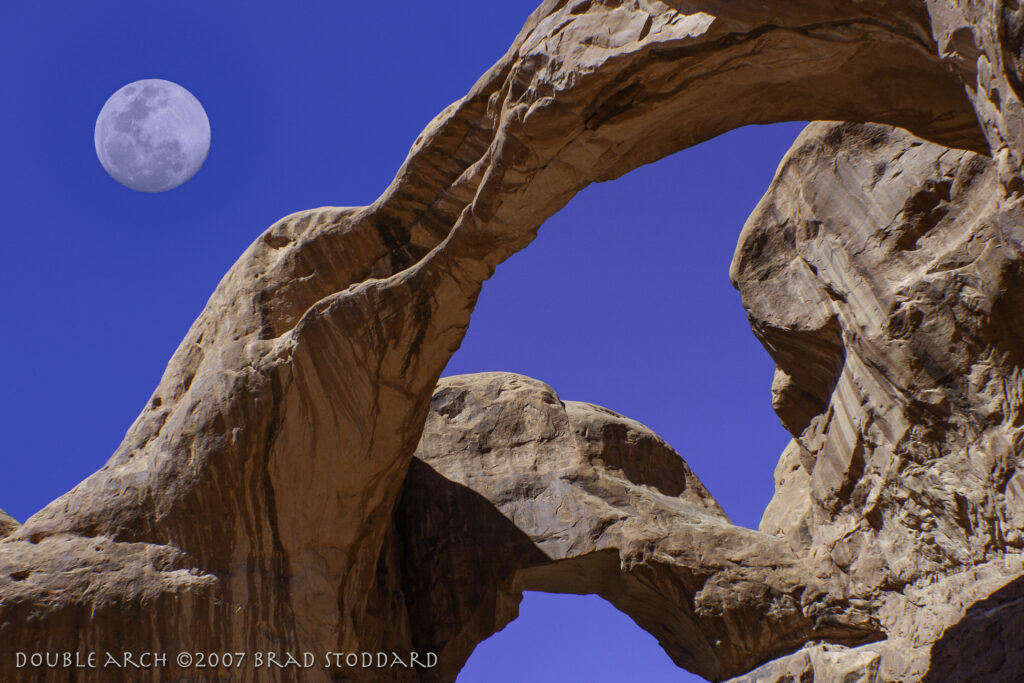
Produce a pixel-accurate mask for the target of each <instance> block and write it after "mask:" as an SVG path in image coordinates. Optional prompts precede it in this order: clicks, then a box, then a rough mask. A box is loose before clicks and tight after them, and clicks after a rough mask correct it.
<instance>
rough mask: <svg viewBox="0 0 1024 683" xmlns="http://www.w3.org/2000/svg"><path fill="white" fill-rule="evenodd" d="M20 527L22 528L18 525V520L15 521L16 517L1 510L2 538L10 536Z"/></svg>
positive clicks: (0, 531) (0, 530)
mask: <svg viewBox="0 0 1024 683" xmlns="http://www.w3.org/2000/svg"><path fill="white" fill-rule="evenodd" d="M19 526H21V524H19V523H18V520H16V519H14V517H11V516H10V515H9V514H7V513H6V512H4V511H3V510H0V538H3V537H4V536H7V535H9V534H10V533H11V532H13V531H14V530H15V529H17V528H18V527H19Z"/></svg>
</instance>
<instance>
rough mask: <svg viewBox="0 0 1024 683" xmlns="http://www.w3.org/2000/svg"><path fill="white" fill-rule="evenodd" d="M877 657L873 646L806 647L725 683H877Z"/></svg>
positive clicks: (823, 645) (824, 645) (826, 645)
mask: <svg viewBox="0 0 1024 683" xmlns="http://www.w3.org/2000/svg"><path fill="white" fill-rule="evenodd" d="M879 661H880V657H879V654H878V652H877V648H876V646H875V645H862V646H861V647H856V648H847V647H843V646H841V645H833V644H826V643H822V644H816V645H808V646H807V647H804V648H802V649H800V650H798V651H797V652H794V653H793V654H791V655H787V656H785V657H780V658H779V659H776V660H775V661H772V662H768V663H767V664H765V665H763V666H760V667H758V668H757V669H755V670H753V671H751V672H749V673H746V674H744V675H742V676H737V677H736V678H731V679H729V682H728V683H814V681H829V682H830V683H831V682H832V681H835V682H836V683H876V682H877V681H878V680H879V678H878V664H879Z"/></svg>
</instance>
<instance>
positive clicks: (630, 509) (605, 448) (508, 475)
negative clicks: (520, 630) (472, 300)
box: [396, 373, 882, 680]
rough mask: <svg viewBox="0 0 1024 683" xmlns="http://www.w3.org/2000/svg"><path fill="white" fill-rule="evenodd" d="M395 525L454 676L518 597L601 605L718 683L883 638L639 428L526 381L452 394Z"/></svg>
mask: <svg viewBox="0 0 1024 683" xmlns="http://www.w3.org/2000/svg"><path fill="white" fill-rule="evenodd" d="M396 520H397V523H398V527H399V536H400V537H401V538H402V539H404V545H403V552H402V553H401V557H402V558H403V561H404V564H405V568H404V569H403V575H404V576H405V577H406V578H405V580H404V583H403V586H402V587H403V588H404V592H405V601H406V603H407V604H408V605H409V606H410V620H411V623H412V625H413V627H414V628H413V634H414V637H415V638H416V640H417V647H419V648H421V649H431V650H434V651H437V652H439V654H440V660H441V667H442V669H443V670H444V671H443V672H442V673H443V674H447V673H448V670H449V669H450V673H451V677H452V678H454V674H455V673H456V672H457V671H458V670H459V669H460V668H461V666H462V664H463V663H464V661H465V659H466V658H467V657H468V656H469V654H470V652H471V651H472V647H473V646H474V645H475V644H476V643H478V642H479V641H480V640H482V639H483V638H486V637H487V636H488V635H490V634H491V633H492V632H493V631H495V630H497V629H499V628H501V627H502V626H504V625H505V623H506V622H508V621H510V620H511V619H512V618H513V617H515V615H516V607H517V605H518V603H519V600H520V599H522V591H523V590H541V591H550V592H561V593H597V594H600V595H602V596H603V597H605V598H606V599H608V600H609V601H610V602H611V603H612V604H614V605H616V606H617V607H618V608H619V609H621V610H623V611H624V612H626V613H627V614H629V615H630V616H632V617H633V619H634V620H636V622H637V623H638V624H640V625H641V626H642V627H643V628H645V629H646V630H648V631H650V632H651V633H652V634H654V635H655V636H656V637H657V638H658V640H659V642H661V643H662V644H663V645H664V647H665V649H666V650H667V651H668V653H669V655H670V656H671V657H672V658H673V659H674V660H675V661H676V663H677V664H679V665H680V666H683V667H686V668H687V669H689V670H691V671H694V672H697V673H699V674H701V675H702V676H705V677H707V678H710V679H715V680H718V679H721V678H723V677H725V676H727V675H730V674H734V673H739V672H743V671H746V670H748V669H750V668H751V667H752V666H753V665H755V664H756V663H758V662H760V661H763V660H764V659H765V658H766V657H768V656H771V655H772V654H775V653H781V652H786V651H789V650H792V649H794V648H795V647H798V646H799V645H800V644H802V643H804V642H807V641H808V640H809V639H811V638H816V639H825V638H828V639H831V640H834V641H836V642H847V643H857V642H864V641H867V640H876V639H878V638H880V637H882V634H881V631H880V630H879V629H878V627H877V624H876V623H874V622H873V621H872V620H871V619H870V618H869V617H868V616H867V615H866V614H865V613H863V612H862V611H860V610H857V609H855V608H852V607H851V606H850V604H849V603H848V602H846V601H842V600H839V599H837V597H836V596H831V595H828V594H827V593H826V591H825V590H823V588H822V585H821V583H820V582H819V581H818V580H817V579H816V578H815V577H814V576H813V574H812V573H811V572H810V571H808V567H807V565H805V563H803V562H802V561H801V560H800V559H798V558H797V556H796V555H795V554H794V553H793V552H792V551H791V550H790V549H789V548H788V547H787V545H786V543H785V542H784V541H783V540H782V539H779V538H776V537H773V536H770V535H767V534H762V533H759V532H756V531H751V530H749V529H743V528H740V527H736V526H734V525H732V524H731V523H730V522H729V520H728V519H727V518H726V517H725V514H724V513H723V512H722V510H721V509H720V508H719V507H718V504H717V503H715V501H714V499H712V498H711V495H710V494H709V493H708V492H707V491H706V490H705V488H704V487H703V485H701V483H700V482H699V481H698V480H697V478H696V477H695V476H694V475H693V473H692V472H691V471H690V469H689V468H688V467H687V465H686V463H685V462H684V461H683V460H682V459H681V458H680V457H679V455H678V454H677V453H676V452H675V451H673V450H672V449H671V448H670V447H669V446H668V445H667V444H666V443H665V442H664V441H662V440H661V439H660V438H659V437H658V436H657V435H655V434H654V433H652V432H651V431H650V430H648V429H647V428H646V427H644V426H643V425H641V424H639V423H637V422H634V421H632V420H629V419H626V418H624V417H622V416H620V415H617V414H615V413H613V412H611V411H609V410H606V409H604V408H599V407H597V406H593V405H589V404H586V403H575V402H561V401H559V399H558V397H557V396H556V395H555V393H554V392H553V391H552V390H551V388H550V387H548V386H547V385H544V384H542V383H540V382H537V381H536V380H531V379H529V378H526V377H522V376H519V375H510V374H504V373H485V374H481V375H468V376H460V377H453V378H447V379H443V380H441V382H440V384H439V385H438V387H437V390H436V391H435V392H434V398H433V401H432V402H431V411H430V415H429V416H428V418H427V422H426V426H425V427H424V431H423V438H422V440H421V441H420V445H419V448H418V449H417V450H416V459H415V460H414V461H413V466H412V467H411V468H410V471H409V475H408V478H407V480H406V483H405V489H404V492H403V497H402V502H401V505H400V506H399V508H398V512H397V515H396ZM482 615H486V616H482ZM441 680H445V676H444V675H442V676H441Z"/></svg>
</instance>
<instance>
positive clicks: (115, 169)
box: [95, 78, 210, 192]
mask: <svg viewBox="0 0 1024 683" xmlns="http://www.w3.org/2000/svg"><path fill="white" fill-rule="evenodd" d="M95 142H96V156H97V157H99V160H100V163H101V164H103V168H104V169H106V171H107V173H109V174H110V177H111V178H113V179H114V180H116V181H117V182H119V183H121V184H122V185H124V186H125V187H130V188H131V189H133V190H138V191H140V192H165V191H167V190H172V189H174V188H175V187H178V186H179V185H181V184H182V183H184V182H185V181H187V180H188V179H189V178H191V177H192V176H194V175H195V174H196V171H198V170H199V167H200V166H202V165H203V162H204V161H206V155H207V153H208V152H209V151H210V121H209V119H207V118H206V112H205V111H204V110H203V105H201V104H199V100H197V99H196V98H195V96H194V95H193V94H192V93H190V92H189V91H188V90H185V88H183V87H181V86H180V85H178V84H177V83H172V82H171V81H165V80H161V79H159V78H148V79H146V80H142V81H135V82H134V83H129V84H128V85H126V86H124V87H123V88H121V89H120V90H118V91H117V92H115V93H114V94H113V95H111V96H110V99H108V100H107V102H106V104H104V105H103V109H101V110H100V115H99V116H98V117H97V118H96V134H95Z"/></svg>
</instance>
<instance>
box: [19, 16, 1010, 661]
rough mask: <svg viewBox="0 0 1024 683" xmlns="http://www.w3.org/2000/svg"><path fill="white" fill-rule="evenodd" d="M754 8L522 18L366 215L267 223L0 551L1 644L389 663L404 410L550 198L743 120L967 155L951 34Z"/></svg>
mask: <svg viewBox="0 0 1024 683" xmlns="http://www.w3.org/2000/svg"><path fill="white" fill-rule="evenodd" d="M940 4H942V3H936V6H939V5H940ZM762 7H763V3H749V4H745V3H734V2H673V3H671V6H670V5H666V4H663V3H660V2H653V1H651V2H643V1H638V2H617V1H610V2H576V3H565V2H557V1H552V2H547V3H545V4H544V5H542V6H541V8H540V9H538V10H537V12H535V13H534V15H533V16H531V18H530V20H529V21H528V22H527V24H526V26H525V27H524V29H523V32H522V33H521V34H520V36H519V37H518V38H517V40H516V41H515V43H514V45H513V46H512V48H511V50H510V51H509V53H508V54H507V55H506V56H505V57H504V58H503V59H502V60H500V61H499V62H498V64H496V65H495V67H493V68H492V69H491V70H490V71H488V72H487V74H485V75H484V76H483V77H482V78H481V80H480V81H479V82H478V83H477V85H476V86H474V88H473V90H472V91H471V92H470V93H469V94H468V95H467V96H466V97H465V98H464V99H462V100H460V101H459V102H457V103H455V104H453V105H452V106H451V107H449V108H448V109H446V110H445V111H444V112H442V114H441V115H439V116H438V118H437V119H435V121H434V122H432V123H431V124H430V125H429V126H428V127H427V129H426V130H425V131H424V133H423V134H422V135H421V136H420V138H419V139H418V140H417V142H416V143H415V145H414V146H413V149H412V151H411V152H410V156H409V158H408V159H407V161H406V163H405V164H404V165H403V166H402V168H401V169H400V171H399V173H398V176H397V177H396V179H395V181H394V182H393V183H392V185H391V186H390V187H389V188H388V189H387V190H386V191H385V193H384V194H383V195H382V196H381V197H380V199H378V200H377V202H375V203H374V204H373V205H372V206H369V207H364V208H344V209H331V208H329V209H318V210H313V211H307V212H302V213H300V214H296V215H294V216H291V217H288V218H286V219H284V220H282V221H281V222H279V223H277V224H276V225H274V226H272V227H271V228H270V229H269V230H268V231H267V232H266V233H265V234H264V235H263V236H262V237H261V238H260V239H259V240H257V242H256V243H254V244H253V245H252V246H251V247H250V248H249V249H248V250H247V251H246V252H245V254H243V256H242V258H241V259H240V260H239V262H238V263H237V264H236V265H235V266H234V267H233V268H232V269H231V271H229V273H228V274H227V276H226V277H225V279H224V280H223V281H222V282H221V284H220V285H219V287H218V288H217V290H216V292H215V293H214V294H213V296H212V297H211V299H210V301H209V303H208V305H207V308H206V309H205V310H204V312H203V314H202V315H201V316H200V318H199V319H198V320H197V321H196V323H195V324H194V325H193V327H192V329H191V330H190V331H189V333H188V335H187V336H186V338H185V340H184V341H183V343H182V345H181V346H180V347H179V349H178V351H177V352H176V353H175V355H174V356H173V358H172V359H171V362H170V364H169V366H168V369H167V371H166V373H165V374H164V377H163V379H162V380H161V383H160V386H159V387H158V388H157V390H156V392H155V393H154V395H153V397H152V400H151V402H150V404H149V406H148V407H147V409H146V410H145V411H144V412H143V413H142V415H140V417H139V418H138V420H137V421H136V422H135V424H134V425H133V426H132V428H131V430H130V431H129V433H128V435H127V436H126V438H125V441H124V442H123V443H122V445H121V447H120V448H119V449H118V450H117V452H116V453H115V454H114V456H113V457H112V458H111V460H110V461H109V462H108V463H107V465H106V466H104V468H103V469H101V470H100V471H99V472H97V473H96V474H95V475H93V476H91V477H89V478H88V479H86V480H85V481H84V482H82V484H80V485H79V486H78V487H76V488H75V489H74V490H73V491H71V492H70V493H68V494H66V495H65V496H63V497H61V498H60V499H58V500H57V501H54V503H52V504H50V505H49V506H47V507H46V508H45V509H44V510H43V511H41V512H40V513H38V514H37V515H35V516H34V517H33V518H32V519H30V520H28V521H27V522H26V523H25V524H24V525H23V526H22V527H20V528H18V529H16V530H15V531H14V532H13V534H12V535H10V536H9V537H8V538H6V539H5V540H4V541H3V542H2V544H0V595H2V596H3V603H2V606H0V615H2V618H0V623H2V624H3V625H2V626H0V634H2V636H3V640H4V642H5V643H8V644H9V646H8V647H10V648H11V649H12V650H19V649H20V650H27V649H32V648H35V649H43V648H47V649H60V648H61V647H62V645H61V644H62V643H76V644H77V645H78V646H79V647H82V648H90V649H95V650H119V649H127V648H128V647H129V646H130V644H131V643H139V644H140V645H141V646H142V649H145V648H146V647H148V646H149V645H150V644H152V643H154V642H159V643H163V644H168V645H169V644H172V643H174V644H189V643H195V642H200V641H201V642H202V643H203V644H204V647H208V648H210V649H214V650H222V651H223V650H227V651H233V650H247V651H257V650H268V649H270V650H283V649H291V650H302V649H324V648H330V649H334V650H340V651H353V650H356V649H360V648H366V647H373V646H375V645H377V644H383V643H384V642H385V641H386V639H387V638H400V639H403V642H411V641H410V635H411V634H410V633H409V624H407V623H406V624H395V623H384V622H382V621H380V620H377V619H375V617H374V616H373V614H372V613H371V612H370V611H369V610H368V607H369V602H368V601H369V600H370V598H371V596H373V595H374V587H375V586H378V585H380V575H381V574H382V573H383V574H384V575H386V574H387V573H388V572H389V571H391V569H389V567H388V566H387V565H386V563H379V562H378V560H379V559H380V558H381V557H382V555H381V553H382V548H383V547H384V543H385V540H386V538H387V533H388V528H389V520H390V519H391V513H392V511H393V509H394V506H395V502H396V500H397V497H398V495H399V490H400V487H401V483H402V478H403V476H404V473H405V471H406V469H407V467H408V465H409V462H410V459H411V457H412V453H413V451H414V449H415V447H416V444H417V442H418V440H419V436H420V431H421V428H422V425H423V423H424V420H425V418H426V416H427V411H428V403H429V398H430V393H431V390H432V389H433V387H434V384H435V383H436V381H437V378H438V376H439V374H440V372H441V370H442V369H443V367H444V365H445V363H446V361H447V359H448V358H449V356H450V355H451V353H452V352H453V351H454V349H455V348H457V346H458V343H459V341H460V339H461V337H462V334H463V332H464V330H465V328H466V325H467V324H468V321H469V316H470V312H471V310H472V307H473V305H474V302H475V300H476V296H477V294H478V292H479V288H480V285H481V283H482V281H483V280H484V279H486V278H487V277H488V276H489V275H490V274H491V273H492V272H493V269H494V268H495V267H496V266H497V265H498V264H499V263H501V261H502V260H504V259H505V258H507V257H508V256H509V255H510V254H512V253H514V252H515V251H516V250H518V249H520V248H522V247H524V246H525V245H526V244H527V243H528V242H529V241H530V239H532V236H533V235H534V234H535V231H536V229H537V228H538V226H539V225H540V224H541V223H542V222H543V220H544V219H545V218H547V217H548V216H549V215H551V214H552V213H554V212H555V211H557V210H558V209H559V208H560V207H561V206H563V205H564V204H565V203H566V202H567V201H568V199H569V198H570V197H571V196H572V195H573V194H574V193H575V192H577V191H579V189H581V188H582V187H584V186H585V185H586V184H587V183H589V182H594V181H600V180H606V179H609V178H612V177H615V176H617V175H620V174H622V173H625V172H627V171H628V170H630V169H631V168H634V167H636V166H637V165H640V164H643V163H646V162H649V161H653V160H654V159H656V158H658V157H661V156H664V155H667V154H670V153H673V152H675V151H678V150H679V149H682V148H684V147H687V146H690V145H693V144H696V143H698V142H700V141H702V140H705V139H708V138H710V137H713V136H714V135H717V134H720V133H722V132H725V131H726V130H729V129H731V128H735V127H738V126H740V125H745V124H748V123H768V122H772V121H780V120H794V119H795V120H805V119H820V118H828V119H850V120H865V121H867V120H871V121H877V122H882V123H888V124H892V125H899V126H904V127H907V128H909V129H911V130H913V131H914V132H916V133H918V134H920V135H923V136H925V137H928V138H930V139H932V140H935V141H937V142H941V143H944V144H947V145H953V146H960V147H967V148H971V149H979V150H980V149H983V148H984V146H985V138H984V137H983V136H982V134H981V132H980V129H979V128H978V127H977V125H976V121H975V118H974V115H973V114H972V110H971V108H970V105H969V102H968V99H967V96H966V95H965V94H964V89H963V87H962V84H961V83H959V82H958V80H957V79H958V78H960V77H964V76H965V75H966V76H968V77H970V76H971V75H973V74H974V70H973V66H972V64H970V63H969V60H965V59H963V58H962V57H963V55H964V54H965V53H966V54H972V53H971V50H972V49H973V50H974V52H975V53H977V52H978V49H979V48H975V47H974V45H976V44H977V45H980V46H981V48H980V49H981V51H982V53H983V54H985V55H989V52H985V51H986V50H992V49H993V48H991V47H990V45H991V41H989V42H986V40H980V39H979V40H967V39H966V38H965V37H964V34H963V33H962V31H963V30H966V31H967V32H968V34H967V35H968V37H970V35H971V30H972V26H971V25H969V24H966V23H965V21H966V20H965V19H963V18H961V17H959V16H957V17H955V19H956V20H955V21H954V19H951V18H949V17H948V16H946V15H948V14H949V12H948V11H946V10H943V12H945V14H943V16H942V17H941V18H942V23H941V26H939V24H938V23H937V24H936V25H937V26H939V29H941V30H939V29H936V28H935V27H930V26H929V21H930V19H931V20H936V19H935V17H929V15H928V14H927V13H926V11H925V9H924V7H923V6H921V5H920V4H918V3H910V2H867V3H863V2H852V1H851V2H834V3H829V4H828V6H827V7H822V5H821V3H816V2H810V1H807V2H799V3H779V4H778V6H777V7H774V8H772V9H770V10H764V9H762ZM943 7H945V5H944V4H943ZM936 16H938V15H936ZM936 21H937V20H936ZM986 21H989V19H988V18H987V16H981V17H980V18H979V19H977V23H976V25H975V26H974V28H978V27H980V29H978V30H979V31H981V32H982V33H983V34H984V35H983V36H982V37H983V38H984V37H986V36H988V33H985V31H989V32H991V33H992V34H993V35H994V34H995V32H996V31H995V29H994V28H992V27H991V26H990V25H989V24H987V23H985V22H986ZM950 27H952V28H950ZM964 27H966V28H964ZM954 29H959V30H960V31H961V33H958V34H957V33H955V31H954ZM933 31H937V33H936V35H938V36H939V38H940V41H939V42H940V44H939V45H936V44H935V42H934V41H933V39H932V33H933ZM954 34H955V35H954ZM950 36H952V37H959V38H960V39H961V40H960V41H959V42H956V41H954V40H953V38H952V37H950ZM951 46H952V47H951ZM999 54H1001V53H999V50H998V49H995V54H994V56H992V55H989V56H990V61H991V62H992V63H996V62H998V61H999ZM975 56H977V55H975ZM989 76H991V74H989V72H986V75H985V77H986V78H989ZM981 77H982V75H981V74H979V78H981ZM999 78H1000V76H999V75H998V73H996V75H995V76H991V79H994V80H996V81H998V79H999ZM991 79H990V80H991ZM968 80H969V78H968ZM880 84H886V87H879V85H880ZM968 86H969V93H968V94H971V93H972V92H973V91H970V88H973V87H974V83H972V82H968ZM1011 94H1012V93H1004V95H1003V100H1002V101H1003V102H1011ZM986 101H988V100H986ZM986 111H988V110H986ZM1001 112H1002V110H1000V112H999V113H998V114H999V115H996V114H992V115H991V116H985V117H983V120H984V122H985V132H986V134H987V135H988V137H989V138H991V139H997V140H1001V139H1002V138H1000V137H999V135H1001V133H1000V131H1002V130H1003V128H1004V127H1005V126H1004V127H1001V125H1002V122H1003V119H1004V118H1005V117H1003V118H1000V117H1001V116H1003V115H1002V113H1001ZM1003 137H1005V138H1007V139H1013V138H1012V136H1010V135H1006V136H1003ZM1006 149H1007V150H1008V151H1007V154H1006V155H1004V156H1005V157H1006V158H1005V159H1004V160H1003V161H1004V163H1003V165H1002V167H1001V168H1003V169H1010V170H1012V169H1013V165H1012V160H1013V158H1014V154H1015V152H1014V150H1013V149H1012V148H1009V147H1008V148H1006ZM385 583H386V582H385ZM29 615H32V616H33V620H32V621H31V622H29V620H28V616H29ZM167 615H174V617H173V618H168V617H167ZM28 623H31V624H32V625H31V627H26V626H25V624H28ZM770 654H771V652H769V651H765V652H763V653H762V656H765V657H766V656H769V655H770ZM10 665H11V664H10V663H9V662H5V664H4V666H10ZM305 673H307V674H308V672H305ZM85 675H86V677H88V676H89V675H90V674H89V673H86V674H85ZM104 675H105V676H107V675H109V672H105V673H104Z"/></svg>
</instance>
